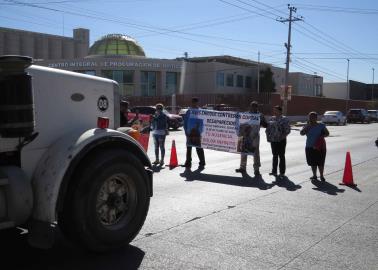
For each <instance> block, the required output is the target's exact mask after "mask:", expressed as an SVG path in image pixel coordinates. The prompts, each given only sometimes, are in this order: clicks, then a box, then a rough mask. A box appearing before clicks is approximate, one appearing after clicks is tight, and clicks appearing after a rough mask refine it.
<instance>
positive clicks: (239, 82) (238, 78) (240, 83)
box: [236, 75, 244, 87]
mask: <svg viewBox="0 0 378 270" xmlns="http://www.w3.org/2000/svg"><path fill="white" fill-rule="evenodd" d="M236 86H237V87H243V86H244V85H243V76H242V75H237V76H236Z"/></svg>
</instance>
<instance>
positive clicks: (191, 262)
mask: <svg viewBox="0 0 378 270" xmlns="http://www.w3.org/2000/svg"><path fill="white" fill-rule="evenodd" d="M329 130H330V134H331V136H330V137H329V138H327V148H328V152H327V159H326V168H325V176H326V179H327V182H326V183H312V182H311V181H310V180H309V179H308V178H309V176H311V171H310V168H309V167H308V166H307V165H306V162H305V155H304V143H305V137H302V136H300V135H299V132H298V131H296V130H293V131H292V133H291V134H290V136H289V137H288V144H287V154H286V158H287V176H288V178H287V179H286V180H285V181H282V182H275V179H274V177H272V176H269V175H268V172H269V171H270V170H271V167H270V166H271V152H270V145H269V144H268V143H267V142H266V140H265V136H264V129H262V132H261V134H262V136H261V147H260V152H261V163H262V167H261V172H262V174H263V175H262V178H259V179H255V178H253V168H252V158H249V160H248V162H249V165H248V169H247V171H248V173H249V174H250V175H247V176H245V177H241V175H240V174H237V173H235V172H234V170H235V168H237V167H238V166H239V156H238V155H236V154H229V153H223V152H216V151H211V150H205V155H206V163H207V164H206V168H205V169H204V170H203V171H198V170H196V169H197V164H198V159H197V156H196V153H195V151H193V168H192V170H185V169H184V168H182V167H177V168H175V169H172V170H170V169H169V168H163V169H158V168H157V169H156V173H155V174H154V197H153V198H152V201H151V207H150V211H149V214H148V217H147V220H146V222H145V225H144V227H143V228H142V230H141V232H140V234H139V235H138V236H137V237H136V239H135V240H134V242H132V243H131V245H130V246H128V247H127V248H125V249H122V250H119V251H117V252H114V253H111V254H105V255H96V254H87V253H85V252H83V251H80V250H77V249H75V248H73V247H70V246H69V245H68V244H67V243H65V242H64V241H58V244H57V246H56V247H55V248H54V249H52V250H48V251H41V250H35V249H31V248H29V247H27V246H25V245H24V241H23V240H22V239H21V240H9V242H4V241H3V240H2V241H1V246H2V247H3V249H2V251H1V253H0V254H1V255H0V256H1V258H2V262H3V265H5V264H7V265H8V266H7V267H3V266H0V269H136V268H140V269H377V266H378V196H377V194H378V169H377V168H378V166H377V164H378V148H377V147H375V145H374V140H375V139H376V138H377V136H378V124H370V125H362V124H353V125H348V126H345V127H344V126H340V127H338V126H335V127H334V126H331V127H329ZM172 139H175V141H176V147H177V152H178V159H179V163H183V162H184V161H185V137H184V134H183V131H172V132H171V133H170V136H169V137H167V142H166V148H167V158H166V162H168V161H169V154H170V148H171V141H172ZM152 148H153V145H152V144H151V143H150V149H149V156H150V157H151V159H153V157H154V156H153V149H152ZM347 151H350V153H351V157H352V163H353V173H354V179H355V182H356V183H357V184H358V186H357V188H355V189H352V188H349V187H345V186H340V185H339V182H340V181H341V179H342V174H343V168H344V163H345V154H346V152H347ZM9 239H13V238H12V237H11V235H10V236H9ZM7 243H9V244H7ZM4 247H5V248H4ZM6 247H9V248H6ZM10 254H17V257H18V258H19V259H12V258H11V257H10Z"/></svg>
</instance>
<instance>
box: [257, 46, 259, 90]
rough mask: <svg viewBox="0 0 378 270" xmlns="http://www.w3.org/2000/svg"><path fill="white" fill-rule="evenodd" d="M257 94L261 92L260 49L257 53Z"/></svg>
mask: <svg viewBox="0 0 378 270" xmlns="http://www.w3.org/2000/svg"><path fill="white" fill-rule="evenodd" d="M257 94H260V51H258V53H257Z"/></svg>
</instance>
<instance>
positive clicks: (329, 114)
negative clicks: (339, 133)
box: [322, 111, 347, 125]
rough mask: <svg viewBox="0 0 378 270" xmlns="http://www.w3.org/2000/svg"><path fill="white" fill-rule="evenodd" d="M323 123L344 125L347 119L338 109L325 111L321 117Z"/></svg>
mask: <svg viewBox="0 0 378 270" xmlns="http://www.w3.org/2000/svg"><path fill="white" fill-rule="evenodd" d="M322 122H323V123H324V124H336V125H345V124H346V122H347V120H346V117H345V115H344V114H343V113H342V112H339V111H326V112H325V113H324V115H323V117H322Z"/></svg>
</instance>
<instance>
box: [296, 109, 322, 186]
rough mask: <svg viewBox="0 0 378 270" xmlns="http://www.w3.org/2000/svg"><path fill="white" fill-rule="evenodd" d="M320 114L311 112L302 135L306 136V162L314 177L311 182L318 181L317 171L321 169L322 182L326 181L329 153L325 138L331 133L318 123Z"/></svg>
mask: <svg viewBox="0 0 378 270" xmlns="http://www.w3.org/2000/svg"><path fill="white" fill-rule="evenodd" d="M317 118H318V114H317V113H316V112H310V113H309V114H308V121H307V124H306V125H305V126H304V127H303V128H302V130H301V132H300V134H301V135H302V136H303V135H306V136H307V139H306V149H305V151H306V160H307V164H308V165H309V166H311V169H312V174H313V175H312V177H310V179H311V180H317V179H318V177H317V169H319V173H320V180H321V181H325V178H324V163H325V158H326V153H327V148H326V142H325V139H324V138H325V137H327V136H329V131H328V129H327V127H326V125H325V124H323V123H318V122H317Z"/></svg>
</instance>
